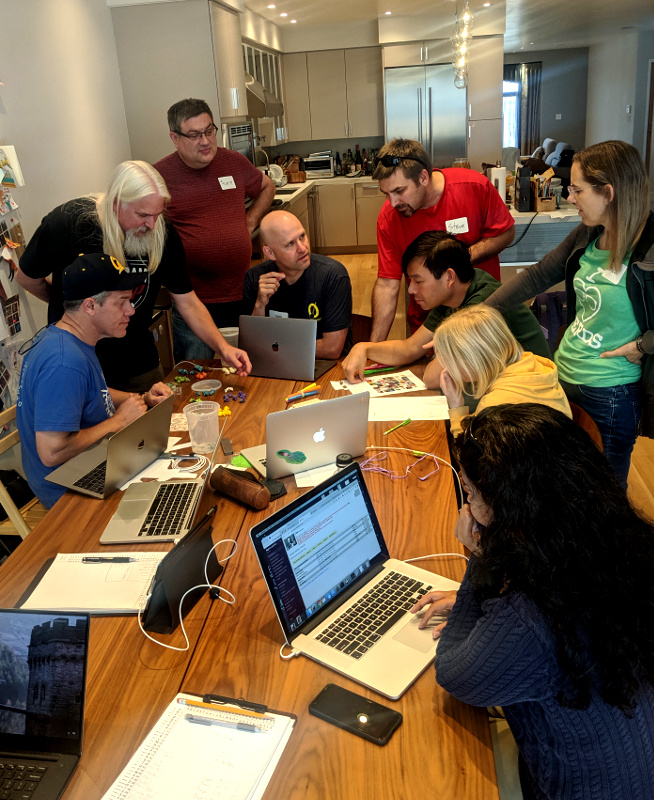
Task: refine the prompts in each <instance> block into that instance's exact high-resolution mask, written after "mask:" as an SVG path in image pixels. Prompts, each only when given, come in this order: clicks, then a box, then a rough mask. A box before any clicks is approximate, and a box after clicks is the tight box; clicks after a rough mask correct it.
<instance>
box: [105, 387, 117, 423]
mask: <svg viewBox="0 0 654 800" xmlns="http://www.w3.org/2000/svg"><path fill="white" fill-rule="evenodd" d="M102 399H103V401H104V410H105V411H106V412H107V418H109V417H113V415H114V414H115V413H116V408H115V406H114V401H113V400H112V399H111V395H110V394H109V389H102Z"/></svg>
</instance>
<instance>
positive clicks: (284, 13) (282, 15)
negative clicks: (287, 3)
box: [279, 11, 288, 17]
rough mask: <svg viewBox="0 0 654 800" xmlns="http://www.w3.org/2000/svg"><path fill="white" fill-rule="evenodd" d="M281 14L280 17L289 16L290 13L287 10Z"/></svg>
mask: <svg viewBox="0 0 654 800" xmlns="http://www.w3.org/2000/svg"><path fill="white" fill-rule="evenodd" d="M279 16H280V17H288V14H287V13H286V12H285V11H282V13H281V14H280V15H279Z"/></svg>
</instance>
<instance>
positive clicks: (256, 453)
mask: <svg viewBox="0 0 654 800" xmlns="http://www.w3.org/2000/svg"><path fill="white" fill-rule="evenodd" d="M369 403H370V395H369V394H368V392H362V393H361V394H351V395H348V396H347V397H336V398H334V399H332V400H321V401H320V402H319V403H312V404H311V405H307V406H299V407H297V408H289V409H287V410H286V411H277V412H275V413H274V414H268V416H267V418H266V443H265V444H260V445H257V446H256V447H246V448H245V449H244V450H241V455H243V456H245V458H246V459H247V460H248V461H249V462H250V464H252V466H253V467H254V468H255V469H256V470H257V471H258V472H260V473H261V474H262V475H263V477H264V478H283V477H285V476H286V475H295V474H296V473H297V472H304V470H306V469H314V468H315V467H324V466H325V465H326V464H335V462H336V456H338V455H340V454H341V453H349V454H350V455H352V456H360V455H362V454H363V453H364V452H365V449H366V441H367V438H368V406H369Z"/></svg>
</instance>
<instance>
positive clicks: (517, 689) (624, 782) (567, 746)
mask: <svg viewBox="0 0 654 800" xmlns="http://www.w3.org/2000/svg"><path fill="white" fill-rule="evenodd" d="M634 613H638V611H637V609H634ZM606 635H607V636H610V635H611V631H610V630H609V629H608V628H607V632H606ZM436 674H437V680H438V682H439V683H440V685H441V686H442V687H443V688H444V689H446V690H447V691H448V692H450V694H452V695H454V697H457V698H458V699H459V700H462V701H463V702H465V703H470V704H471V705H474V706H495V705H501V706H503V708H504V712H505V713H506V719H507V722H508V723H509V726H510V727H511V731H512V732H513V735H514V736H515V739H516V742H517V744H518V748H519V749H520V753H521V754H522V757H523V758H524V760H525V762H526V764H527V767H528V769H529V771H530V773H531V775H532V777H533V781H534V784H535V785H534V787H533V791H534V794H535V795H536V797H539V798H543V799H544V800H545V798H546V799H547V800H652V799H653V798H654V690H653V689H652V687H651V686H649V687H647V688H646V689H644V690H643V691H642V692H641V695H640V697H639V699H638V703H637V705H636V708H635V709H634V712H633V718H632V719H627V717H625V716H624V714H623V713H622V712H621V711H619V710H618V709H617V708H614V707H612V706H609V705H607V704H606V703H605V702H603V700H602V699H601V697H600V696H599V694H598V693H597V692H596V691H593V692H592V694H591V702H590V706H589V707H588V708H587V709H586V710H584V711H578V710H573V709H569V708H563V707H561V706H560V705H559V704H558V702H557V701H556V695H557V693H558V692H559V690H560V689H561V688H562V687H563V685H564V682H563V677H562V675H561V671H560V669H559V667H558V664H557V661H556V644H555V641H554V637H553V636H552V635H551V634H550V632H549V631H548V627H547V624H546V622H545V618H544V616H543V614H542V613H541V612H540V611H539V610H538V609H537V608H536V606H535V605H534V603H533V602H531V601H530V600H529V598H527V597H526V596H525V595H523V594H519V593H515V592H514V593H510V594H508V595H506V596H504V597H501V598H497V599H492V600H486V601H485V602H484V603H483V604H482V605H479V603H477V602H476V600H475V598H474V595H473V591H472V588H471V586H470V584H469V583H468V579H467V575H466V578H465V579H464V581H463V583H462V585H461V589H460V590H459V593H458V595H457V600H456V603H455V605H454V608H453V610H452V613H451V615H450V618H449V621H448V623H447V626H446V627H445V629H444V631H443V635H442V637H441V641H440V643H439V645H438V651H437V654H436Z"/></svg>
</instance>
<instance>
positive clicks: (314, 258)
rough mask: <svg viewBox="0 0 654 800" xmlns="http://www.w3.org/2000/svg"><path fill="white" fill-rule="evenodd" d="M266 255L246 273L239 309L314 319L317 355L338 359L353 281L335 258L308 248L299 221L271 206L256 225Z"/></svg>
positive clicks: (346, 342) (348, 338)
mask: <svg viewBox="0 0 654 800" xmlns="http://www.w3.org/2000/svg"><path fill="white" fill-rule="evenodd" d="M259 233H260V236H261V241H262V244H263V252H264V253H265V255H266V256H268V259H269V260H268V261H264V263H263V264H260V265H259V266H257V267H252V269H250V270H248V272H246V273H245V279H244V281H243V311H244V313H246V314H252V315H253V316H259V317H263V316H267V317H291V318H293V319H315V320H316V321H317V323H318V327H317V340H316V358H340V356H341V354H342V355H346V354H347V353H348V352H349V350H350V347H351V346H352V334H351V324H352V285H351V283H350V276H349V275H348V273H347V270H346V269H345V267H344V266H343V265H342V264H339V262H338V261H335V260H334V259H333V258H327V257H326V256H320V255H314V254H312V253H311V246H310V244H309V238H308V236H307V234H306V231H305V230H304V228H303V227H302V223H301V222H300V220H299V219H298V218H297V217H296V216H294V215H293V214H289V213H288V212H287V211H271V212H270V213H269V214H267V215H266V216H265V217H264V218H263V219H262V220H261V225H260V229H259Z"/></svg>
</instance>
